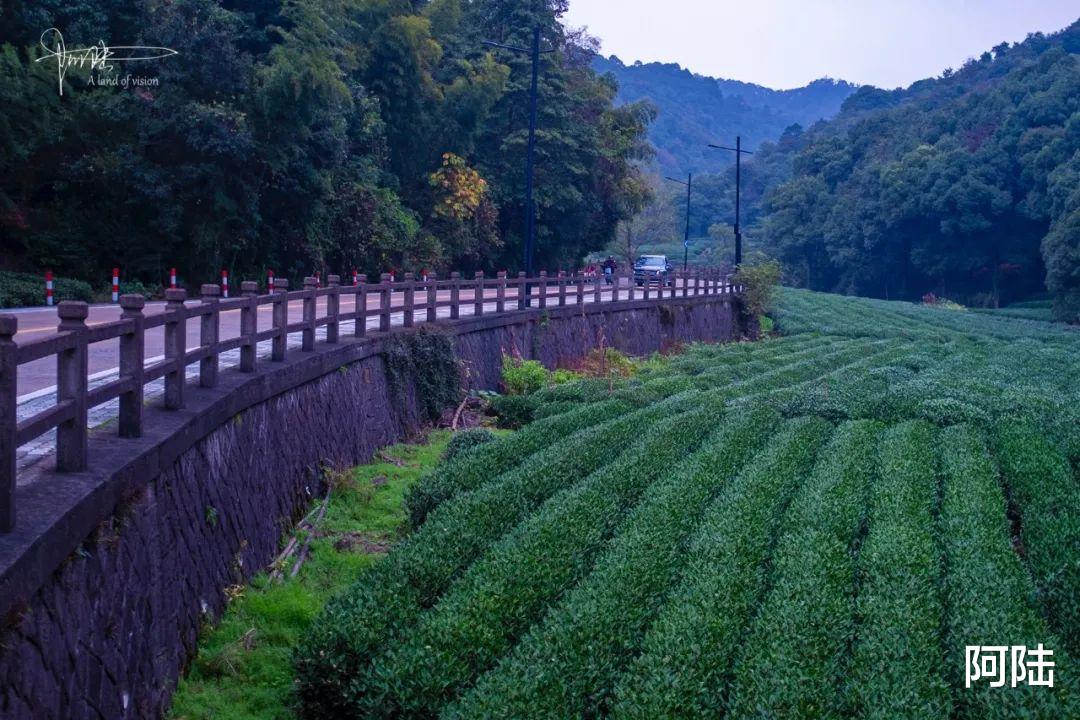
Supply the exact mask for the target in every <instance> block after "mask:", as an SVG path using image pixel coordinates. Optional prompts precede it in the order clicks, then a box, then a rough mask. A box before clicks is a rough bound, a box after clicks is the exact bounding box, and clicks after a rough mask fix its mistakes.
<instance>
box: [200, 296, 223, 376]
mask: <svg viewBox="0 0 1080 720" xmlns="http://www.w3.org/2000/svg"><path fill="white" fill-rule="evenodd" d="M199 295H201V296H202V302H203V307H202V315H200V316H199V317H200V322H199V345H200V346H202V349H203V352H205V353H206V355H205V356H204V357H203V358H202V359H201V360H199V386H200V387H204V388H210V387H214V386H215V385H217V376H218V353H217V342H218V336H219V331H220V320H221V315H220V313H219V312H218V303H219V302H220V300H219V299H218V298H219V297H220V296H221V287H220V286H218V285H211V284H206V285H203V286H202V288H200V290H199Z"/></svg>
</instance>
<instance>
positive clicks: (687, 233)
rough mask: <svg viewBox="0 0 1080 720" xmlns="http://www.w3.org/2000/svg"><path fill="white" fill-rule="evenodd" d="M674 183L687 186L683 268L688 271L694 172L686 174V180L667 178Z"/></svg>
mask: <svg viewBox="0 0 1080 720" xmlns="http://www.w3.org/2000/svg"><path fill="white" fill-rule="evenodd" d="M666 179H667V180H670V181H671V182H674V183H679V184H680V185H685V186H686V230H685V231H684V233H683V261H682V269H683V272H686V268H687V266H688V265H689V263H690V190H691V189H692V188H693V187H694V173H688V174H687V176H686V182H683V181H682V180H676V179H675V178H673V177H668V178H666Z"/></svg>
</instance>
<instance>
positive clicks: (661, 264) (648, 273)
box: [634, 255, 675, 287]
mask: <svg viewBox="0 0 1080 720" xmlns="http://www.w3.org/2000/svg"><path fill="white" fill-rule="evenodd" d="M674 270H675V268H674V266H672V264H671V263H670V262H668V259H667V255H642V256H641V257H639V258H638V259H637V262H635V263H634V282H635V283H637V284H638V286H639V287H640V286H642V285H645V284H646V283H649V284H652V283H656V284H657V285H666V286H668V287H670V286H672V285H674V284H675V277H674V274H673V273H674Z"/></svg>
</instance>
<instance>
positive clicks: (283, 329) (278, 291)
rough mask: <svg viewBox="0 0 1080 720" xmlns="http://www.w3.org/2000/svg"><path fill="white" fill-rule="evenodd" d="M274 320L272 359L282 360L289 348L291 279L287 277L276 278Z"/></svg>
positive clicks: (275, 360)
mask: <svg viewBox="0 0 1080 720" xmlns="http://www.w3.org/2000/svg"><path fill="white" fill-rule="evenodd" d="M273 322H274V339H273V340H272V341H271V342H270V359H271V360H273V361H274V362H282V361H284V360H285V353H286V351H287V350H288V348H289V281H288V280H287V279H285V278H276V279H275V280H274V317H273Z"/></svg>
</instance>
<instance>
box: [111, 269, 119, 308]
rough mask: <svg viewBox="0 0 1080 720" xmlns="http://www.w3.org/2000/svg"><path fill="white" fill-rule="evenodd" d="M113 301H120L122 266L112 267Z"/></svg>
mask: <svg viewBox="0 0 1080 720" xmlns="http://www.w3.org/2000/svg"><path fill="white" fill-rule="evenodd" d="M112 301H113V302H114V303H118V302H120V268H113V269H112Z"/></svg>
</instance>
